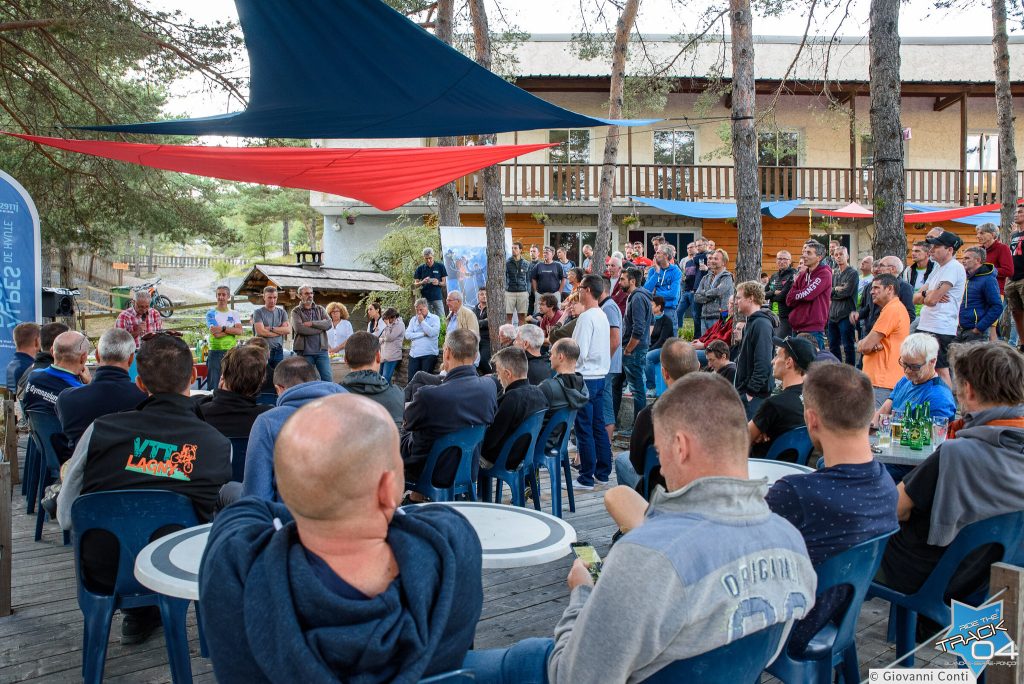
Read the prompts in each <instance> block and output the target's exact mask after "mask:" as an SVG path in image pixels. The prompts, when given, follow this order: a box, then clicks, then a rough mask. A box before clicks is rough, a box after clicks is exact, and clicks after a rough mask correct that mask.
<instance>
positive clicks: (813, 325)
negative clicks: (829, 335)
mask: <svg viewBox="0 0 1024 684" xmlns="http://www.w3.org/2000/svg"><path fill="white" fill-rule="evenodd" d="M831 302H832V269H831V268H829V267H828V266H827V265H825V262H824V261H821V262H819V263H818V266H817V267H816V268H815V269H814V270H813V271H810V272H806V273H801V274H800V275H798V276H797V277H796V278H795V279H794V280H793V287H792V288H791V289H790V290H789V293H788V294H786V305H787V306H789V307H790V312H789V324H790V326H792V328H793V332H794V333H802V332H824V330H825V326H826V325H827V324H828V307H829V304H831Z"/></svg>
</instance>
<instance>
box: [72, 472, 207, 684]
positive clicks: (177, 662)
mask: <svg viewBox="0 0 1024 684" xmlns="http://www.w3.org/2000/svg"><path fill="white" fill-rule="evenodd" d="M198 522H199V521H198V520H197V519H196V513H195V509H194V508H193V507H192V502H191V501H190V500H189V499H188V497H186V496H184V495H182V494H176V493H174V492H168V491H162V490H156V489H136V490H130V491H126V490H116V491H110V492H96V493H94V494H83V495H82V496H79V497H78V498H77V499H75V503H74V504H72V506H71V525H72V528H73V529H74V540H75V576H76V577H77V579H78V606H79V608H81V610H82V614H83V615H84V617H85V630H84V636H83V646H82V677H83V678H84V680H85V682H86V684H91V683H92V682H100V681H102V679H103V669H104V665H105V662H106V658H107V642H108V641H109V639H110V621H111V619H112V618H113V616H114V611H115V610H117V609H119V608H141V607H143V606H159V608H160V618H161V620H162V622H163V625H164V638H165V640H166V642H167V659H168V661H169V663H170V667H171V678H172V680H173V681H174V682H191V681H192V665H191V663H190V657H191V656H190V655H189V648H188V633H187V631H186V628H185V613H186V612H187V611H188V603H189V602H188V601H187V600H185V599H176V598H171V597H170V596H164V595H163V594H158V593H156V592H154V591H151V590H149V589H146V588H145V587H143V586H142V585H141V584H139V582H138V580H137V579H135V557H136V556H138V555H139V552H140V551H142V548H143V547H144V546H146V545H147V544H149V543H150V541H152V538H153V535H154V533H155V532H156V531H157V530H159V529H160V528H163V527H168V526H180V527H182V528H186V527H194V526H195V525H197V524H198ZM90 530H105V531H107V532H109V533H110V534H113V535H115V536H116V537H117V541H118V545H119V547H120V555H119V556H118V562H117V579H116V580H115V582H114V592H113V593H112V594H102V593H97V592H95V591H93V590H91V589H90V588H88V587H87V586H86V582H85V581H84V580H83V574H82V539H83V538H84V537H85V536H86V533H87V532H89V531H90Z"/></svg>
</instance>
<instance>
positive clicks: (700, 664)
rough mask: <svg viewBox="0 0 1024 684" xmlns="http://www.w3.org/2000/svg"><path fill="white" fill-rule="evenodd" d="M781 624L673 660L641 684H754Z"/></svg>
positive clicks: (776, 641) (774, 646)
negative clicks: (715, 683)
mask: <svg viewBox="0 0 1024 684" xmlns="http://www.w3.org/2000/svg"><path fill="white" fill-rule="evenodd" d="M785 629H786V625H785V623H782V624H778V625H772V626H771V627H768V628H766V629H762V630H760V631H757V632H754V633H753V634H749V635H747V636H745V637H743V638H742V639H737V640H736V641H734V642H732V643H731V644H726V645H725V646H721V647H719V648H716V649H714V650H713V651H708V652H707V653H701V654H700V655H698V656H694V657H692V658H687V659H686V660H677V661H676V662H674V663H672V664H670V665H667V666H665V667H664V668H662V669H660V670H658V671H657V672H655V673H654V674H653V675H651V676H650V677H648V678H647V679H645V680H644V681H643V684H679V682H756V681H757V680H758V679H759V678H760V675H761V672H763V671H764V668H765V667H767V666H768V663H769V662H771V659H772V656H773V655H775V652H776V651H777V650H778V648H779V641H780V640H781V639H782V634H783V632H784V631H785Z"/></svg>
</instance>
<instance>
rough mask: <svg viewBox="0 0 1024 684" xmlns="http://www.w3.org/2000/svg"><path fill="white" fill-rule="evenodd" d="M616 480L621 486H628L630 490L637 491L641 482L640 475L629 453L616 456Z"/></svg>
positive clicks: (625, 452)
mask: <svg viewBox="0 0 1024 684" xmlns="http://www.w3.org/2000/svg"><path fill="white" fill-rule="evenodd" d="M615 479H616V480H618V481H619V484H620V485H626V486H627V487H629V488H630V489H636V486H637V484H638V483H639V482H640V473H638V472H636V469H635V468H633V463H632V462H630V460H629V452H628V451H623V452H622V453H620V454H616V455H615Z"/></svg>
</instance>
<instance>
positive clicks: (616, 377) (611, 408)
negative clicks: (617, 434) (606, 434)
mask: <svg viewBox="0 0 1024 684" xmlns="http://www.w3.org/2000/svg"><path fill="white" fill-rule="evenodd" d="M625 378H626V376H625V374H623V373H609V374H608V375H606V376H605V377H604V401H603V402H602V406H603V411H604V424H605V425H613V426H617V425H618V424H619V409H620V408H622V383H623V381H624V380H625Z"/></svg>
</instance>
